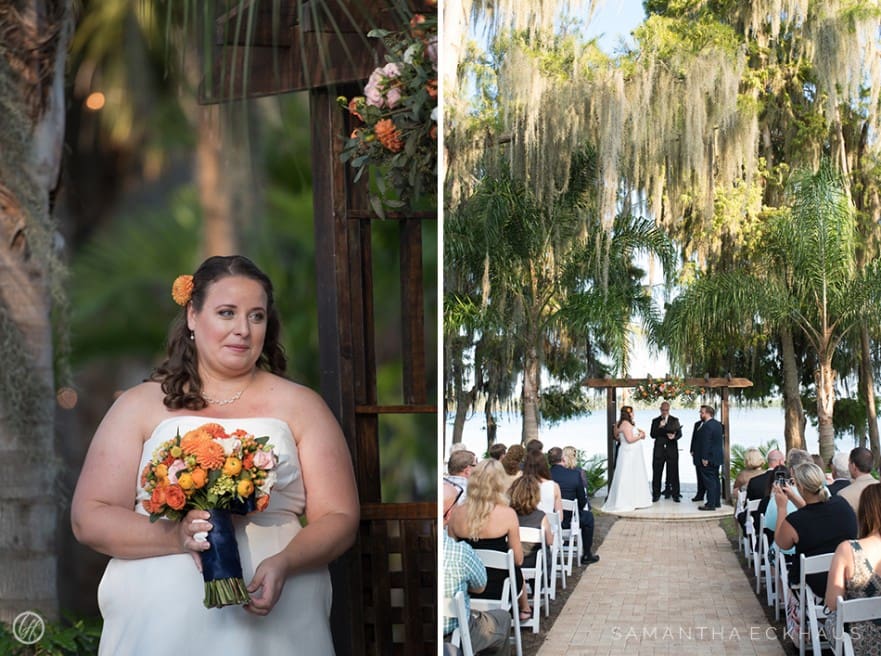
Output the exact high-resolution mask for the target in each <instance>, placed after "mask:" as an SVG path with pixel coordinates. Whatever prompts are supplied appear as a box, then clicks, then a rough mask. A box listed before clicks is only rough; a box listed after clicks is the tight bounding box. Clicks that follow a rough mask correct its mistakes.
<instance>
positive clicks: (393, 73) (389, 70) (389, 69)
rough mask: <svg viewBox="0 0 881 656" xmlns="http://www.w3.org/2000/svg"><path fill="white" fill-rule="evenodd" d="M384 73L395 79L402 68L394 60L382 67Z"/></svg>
mask: <svg viewBox="0 0 881 656" xmlns="http://www.w3.org/2000/svg"><path fill="white" fill-rule="evenodd" d="M382 74H383V75H385V76H386V77H387V78H391V79H394V78H396V77H398V76H399V75H400V74H401V69H400V68H398V65H397V64H396V63H394V62H389V63H388V64H386V65H385V66H383V67H382Z"/></svg>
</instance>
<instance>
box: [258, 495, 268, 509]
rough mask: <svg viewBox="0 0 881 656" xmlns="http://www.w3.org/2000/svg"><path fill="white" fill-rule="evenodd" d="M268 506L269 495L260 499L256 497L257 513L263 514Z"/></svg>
mask: <svg viewBox="0 0 881 656" xmlns="http://www.w3.org/2000/svg"><path fill="white" fill-rule="evenodd" d="M268 505H269V495H268V494H264V495H263V496H262V497H257V511H258V512H263V511H264V510H266V506H268Z"/></svg>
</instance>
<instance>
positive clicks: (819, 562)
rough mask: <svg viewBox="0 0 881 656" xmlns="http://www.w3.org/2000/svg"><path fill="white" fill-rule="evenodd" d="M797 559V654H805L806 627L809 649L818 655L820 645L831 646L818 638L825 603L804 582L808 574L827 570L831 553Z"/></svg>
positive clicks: (823, 616)
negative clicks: (809, 639)
mask: <svg viewBox="0 0 881 656" xmlns="http://www.w3.org/2000/svg"><path fill="white" fill-rule="evenodd" d="M799 561H800V563H799V564H800V571H799V581H798V582H799V608H798V613H799V627H800V630H799V632H798V654H799V656H804V654H805V628H807V629H808V631H809V635H810V636H811V649H812V650H813V652H814V654H815V656H820V654H821V653H822V652H821V649H822V647H824V646H825V647H827V648H830V647H831V644H830V643H829V642H828V641H825V640H820V620H823V619H826V612H825V610H824V608H825V603H824V601H823V599H822V598H820V597H818V596H817V595H816V594H814V591H813V590H811V587H810V586H809V585H808V584H807V583H805V577H806V576H808V575H809V574H819V573H821V572H828V571H829V565H830V564H831V563H832V554H831V553H828V554H820V555H818V556H805V555H804V554H801V555H800V556H799ZM805 619H807V622H808V623H807V625H806V624H805Z"/></svg>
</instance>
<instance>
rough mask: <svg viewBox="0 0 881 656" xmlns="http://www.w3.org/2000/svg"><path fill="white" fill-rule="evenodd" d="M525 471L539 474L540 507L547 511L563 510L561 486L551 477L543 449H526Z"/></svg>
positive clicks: (560, 511) (535, 474)
mask: <svg viewBox="0 0 881 656" xmlns="http://www.w3.org/2000/svg"><path fill="white" fill-rule="evenodd" d="M523 473H524V475H525V474H532V475H533V476H537V477H538V479H539V482H540V483H541V501H540V502H539V504H538V507H539V508H541V509H542V510H544V511H545V512H546V513H552V512H558V513H562V512H563V497H562V496H561V495H560V486H559V485H557V484H556V483H555V482H554V480H553V479H552V478H551V471H550V469H548V459H547V458H546V457H545V454H543V453H542V452H541V451H530V450H529V449H527V450H526V460H525V461H524V462H523Z"/></svg>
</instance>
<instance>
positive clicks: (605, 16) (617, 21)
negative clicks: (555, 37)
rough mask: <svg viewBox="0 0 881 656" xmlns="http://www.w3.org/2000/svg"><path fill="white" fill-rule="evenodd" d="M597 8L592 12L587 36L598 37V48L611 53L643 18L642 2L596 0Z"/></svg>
mask: <svg viewBox="0 0 881 656" xmlns="http://www.w3.org/2000/svg"><path fill="white" fill-rule="evenodd" d="M596 2H597V4H598V7H597V9H596V10H595V11H594V14H593V17H592V19H591V21H590V24H588V26H587V30H586V33H587V36H588V37H591V38H592V37H595V36H600V41H599V43H600V47H601V48H602V49H603V50H605V51H606V52H608V53H610V54H611V53H613V52H614V51H615V50H616V49H617V48H618V46H619V45H620V43H621V39H629V34H630V31H631V30H633V28H634V27H636V26H637V25H639V24H640V23H641V22H642V20H643V18H644V17H645V12H644V11H643V8H642V0H596Z"/></svg>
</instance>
